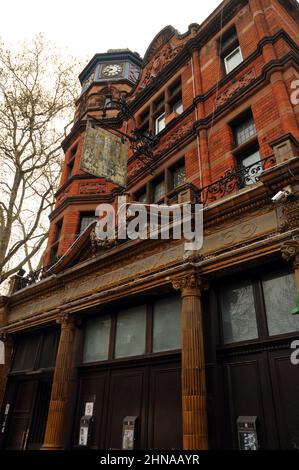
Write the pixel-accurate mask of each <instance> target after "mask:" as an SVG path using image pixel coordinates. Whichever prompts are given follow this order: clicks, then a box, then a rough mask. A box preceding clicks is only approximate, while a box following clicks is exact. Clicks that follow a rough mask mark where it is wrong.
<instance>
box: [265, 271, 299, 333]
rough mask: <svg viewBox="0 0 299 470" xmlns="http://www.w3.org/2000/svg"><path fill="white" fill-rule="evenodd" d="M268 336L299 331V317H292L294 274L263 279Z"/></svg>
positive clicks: (295, 290)
mask: <svg viewBox="0 0 299 470" xmlns="http://www.w3.org/2000/svg"><path fill="white" fill-rule="evenodd" d="M263 290H264V299H265V306H266V313H267V319H268V330H269V335H270V336H274V335H282V334H285V333H292V332H293V331H299V317H298V316H294V315H292V313H291V312H292V310H293V308H294V307H295V304H296V297H297V289H296V284H295V276H294V274H288V275H280V276H278V277H273V276H272V277H270V276H264V277H263Z"/></svg>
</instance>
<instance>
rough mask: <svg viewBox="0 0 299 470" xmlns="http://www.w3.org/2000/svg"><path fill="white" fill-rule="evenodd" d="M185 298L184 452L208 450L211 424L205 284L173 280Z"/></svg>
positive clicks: (188, 277)
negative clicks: (206, 344) (207, 388)
mask: <svg viewBox="0 0 299 470" xmlns="http://www.w3.org/2000/svg"><path fill="white" fill-rule="evenodd" d="M173 287H174V288H175V289H177V290H180V291H181V296H182V406H183V448H184V449H185V450H206V449H208V420H207V397H206V376H205V355H204V338H203V327H202V310H201V280H200V278H199V277H198V276H197V275H196V274H194V273H191V274H186V275H185V276H184V277H182V278H179V279H175V280H173Z"/></svg>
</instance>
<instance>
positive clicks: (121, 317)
mask: <svg viewBox="0 0 299 470" xmlns="http://www.w3.org/2000/svg"><path fill="white" fill-rule="evenodd" d="M145 329H146V306H145V305H141V306H138V307H133V308H130V309H128V310H123V311H122V312H119V314H118V316H117V326H116V343H115V357H116V358H119V357H129V356H138V355H140V354H144V353H145Z"/></svg>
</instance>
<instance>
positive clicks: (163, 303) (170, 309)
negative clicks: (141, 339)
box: [153, 296, 181, 352]
mask: <svg viewBox="0 0 299 470" xmlns="http://www.w3.org/2000/svg"><path fill="white" fill-rule="evenodd" d="M180 347H181V298H180V297H179V296H175V297H168V298H166V299H161V300H159V301H157V302H155V303H154V326H153V352H159V351H171V350H175V349H180Z"/></svg>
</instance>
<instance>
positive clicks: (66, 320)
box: [42, 314, 75, 450]
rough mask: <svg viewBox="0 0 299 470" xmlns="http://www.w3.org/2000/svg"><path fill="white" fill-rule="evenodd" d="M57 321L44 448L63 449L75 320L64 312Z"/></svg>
mask: <svg viewBox="0 0 299 470" xmlns="http://www.w3.org/2000/svg"><path fill="white" fill-rule="evenodd" d="M57 323H60V325H61V334H60V341H59V346H58V352H57V357H56V364H55V372H54V378H53V385H52V392H51V400H50V406H49V413H48V419H47V426H46V433H45V439H44V444H43V447H42V449H43V450H61V449H63V448H64V441H65V432H64V430H65V428H64V426H65V417H66V412H67V406H68V400H69V395H70V388H71V372H72V353H73V342H74V335H75V321H74V319H73V318H72V317H70V316H69V315H66V314H62V315H60V316H59V318H58V320H57Z"/></svg>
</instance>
